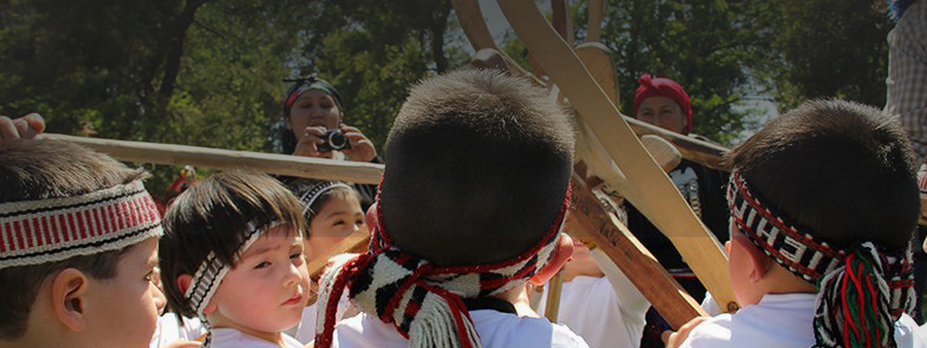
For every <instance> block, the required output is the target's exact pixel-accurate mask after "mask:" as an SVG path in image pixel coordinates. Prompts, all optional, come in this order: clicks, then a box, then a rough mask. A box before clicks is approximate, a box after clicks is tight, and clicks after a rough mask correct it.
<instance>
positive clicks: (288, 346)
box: [203, 327, 303, 348]
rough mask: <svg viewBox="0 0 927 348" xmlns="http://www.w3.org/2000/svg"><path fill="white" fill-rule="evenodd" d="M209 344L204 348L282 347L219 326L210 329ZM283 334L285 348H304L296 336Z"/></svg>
mask: <svg viewBox="0 0 927 348" xmlns="http://www.w3.org/2000/svg"><path fill="white" fill-rule="evenodd" d="M209 333H210V337H209V345H208V346H205V347H203V348H280V346H278V345H276V344H273V343H270V342H267V341H265V340H262V339H260V338H257V337H254V336H251V335H248V334H245V333H243V332H241V331H238V330H236V329H231V328H225V327H223V328H217V329H212V330H210V331H209ZM281 335H283V345H284V347H285V348H302V347H303V344H302V343H299V341H297V340H296V339H295V338H293V337H291V336H290V335H287V334H285V333H281Z"/></svg>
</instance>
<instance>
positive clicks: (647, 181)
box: [499, 0, 736, 308]
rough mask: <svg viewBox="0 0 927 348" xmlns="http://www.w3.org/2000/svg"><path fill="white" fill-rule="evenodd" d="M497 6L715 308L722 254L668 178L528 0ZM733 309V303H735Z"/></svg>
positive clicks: (723, 270) (728, 296) (723, 274)
mask: <svg viewBox="0 0 927 348" xmlns="http://www.w3.org/2000/svg"><path fill="white" fill-rule="evenodd" d="M499 6H500V7H501V8H502V11H503V13H505V16H506V18H507V19H508V20H509V23H510V24H512V27H513V28H514V29H515V32H516V34H518V36H519V38H521V39H522V41H523V42H524V43H525V46H526V47H527V48H528V49H529V50H531V51H532V52H533V55H534V57H536V58H537V59H538V60H539V61H540V63H541V64H542V65H544V67H545V70H546V71H547V74H548V76H550V77H551V78H552V79H553V81H554V82H555V83H556V84H557V85H558V86H559V87H560V89H561V91H562V93H563V94H564V95H565V96H566V97H567V98H568V99H569V100H570V103H571V105H572V106H573V107H574V108H575V109H576V110H577V111H579V113H580V115H581V116H582V118H583V119H584V121H585V122H586V123H587V124H588V125H589V126H590V128H591V129H592V130H593V132H594V134H595V135H596V136H597V137H598V139H599V140H600V141H601V142H602V144H603V145H604V146H605V149H606V150H607V152H608V154H609V155H610V156H611V158H612V160H614V162H615V163H616V164H617V165H618V167H619V168H620V169H621V171H622V172H624V174H625V175H626V177H627V179H628V180H629V181H630V182H631V183H632V185H629V186H631V187H633V188H634V189H632V190H627V191H624V190H623V191H622V194H623V195H624V196H625V197H626V198H628V200H630V201H631V202H632V203H634V205H635V206H636V207H637V208H638V209H639V210H640V211H641V212H643V213H644V215H645V216H647V218H648V219H649V220H650V221H651V222H653V223H654V225H656V226H657V227H658V228H659V229H660V230H661V231H662V232H663V233H664V234H665V235H666V236H667V237H668V238H669V239H670V241H672V242H673V244H674V245H675V246H676V249H677V250H679V253H680V254H681V255H682V257H683V259H684V260H686V262H687V263H688V264H689V266H690V267H691V268H692V270H693V271H695V273H696V275H697V276H698V277H699V280H700V281H701V282H702V283H703V284H705V287H706V288H708V290H709V291H710V292H711V294H712V296H713V297H714V298H715V299H716V300H717V301H718V303H719V305H720V306H721V308H732V306H731V304H733V303H736V302H735V301H734V294H733V291H732V290H731V286H730V277H729V276H728V268H727V256H726V255H725V254H724V252H723V251H722V250H721V246H720V244H719V243H718V241H717V240H716V239H715V238H714V236H713V235H712V234H711V232H709V231H708V229H707V228H706V227H705V226H704V225H703V224H702V222H701V221H699V219H698V217H696V216H695V213H693V212H692V209H691V208H690V207H689V206H688V204H687V203H686V201H685V200H684V199H683V197H682V195H681V194H680V193H679V190H678V189H677V188H676V186H675V185H673V183H672V182H671V181H670V180H669V177H667V176H666V174H665V173H664V172H663V171H662V170H661V169H660V168H659V167H658V166H657V164H656V163H654V161H653V159H652V158H651V157H650V155H649V154H648V153H647V151H646V150H645V149H644V148H643V145H641V142H640V140H638V138H637V137H636V136H634V132H633V131H632V130H631V128H630V126H629V125H628V123H627V122H625V121H624V117H622V115H621V113H619V112H618V110H617V109H616V108H615V106H614V104H612V102H611V101H610V100H609V99H608V96H606V95H605V93H604V92H603V91H602V89H601V88H600V87H599V86H598V85H597V84H596V83H595V80H594V79H593V78H592V76H590V75H589V72H588V71H587V70H586V69H585V67H584V66H583V64H582V62H580V60H579V58H577V57H576V55H575V54H574V53H573V51H572V50H571V49H570V46H569V45H567V43H566V42H564V41H563V39H562V38H561V37H560V36H559V35H557V33H556V31H555V30H554V29H553V28H552V27H551V26H550V24H549V23H547V21H546V20H545V19H544V16H543V15H542V14H541V13H540V12H539V11H538V9H537V7H536V6H535V4H534V2H533V1H532V0H502V1H499ZM735 306H736V305H735Z"/></svg>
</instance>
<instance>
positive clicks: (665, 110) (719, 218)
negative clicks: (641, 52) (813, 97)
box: [625, 74, 729, 347]
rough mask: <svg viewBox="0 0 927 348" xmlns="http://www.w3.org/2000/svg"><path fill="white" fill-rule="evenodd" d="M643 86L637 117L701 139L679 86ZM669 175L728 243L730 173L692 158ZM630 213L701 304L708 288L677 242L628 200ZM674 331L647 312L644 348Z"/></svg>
mask: <svg viewBox="0 0 927 348" xmlns="http://www.w3.org/2000/svg"><path fill="white" fill-rule="evenodd" d="M638 81H639V82H640V86H639V87H637V90H636V91H635V92H634V117H635V118H637V119H639V120H641V121H644V122H647V123H649V124H652V125H655V126H657V127H660V128H663V129H666V130H669V131H673V132H676V133H679V134H683V135H689V136H691V137H697V136H696V135H694V134H690V133H691V132H692V101H691V100H690V99H689V94H688V93H686V91H685V90H684V89H683V88H682V86H681V85H679V83H676V81H673V80H672V79H669V78H666V77H652V76H650V75H648V74H644V75H642V76H641V77H640V79H639V80H638ZM702 139H703V140H706V139H704V138H702ZM668 174H669V177H670V179H671V180H672V181H673V183H674V184H676V188H678V189H679V192H680V193H682V196H683V197H684V198H685V199H686V201H687V202H688V203H689V206H690V207H691V208H692V210H693V211H694V212H695V215H697V216H698V217H699V218H700V219H701V220H702V222H703V223H704V224H705V226H707V227H708V229H709V230H711V231H712V232H713V233H714V234H715V236H716V237H718V240H719V241H721V242H722V243H723V242H724V241H726V240H727V239H728V235H729V233H728V210H727V205H726V202H727V201H726V199H725V196H724V185H725V184H726V183H727V181H728V174H727V173H724V172H722V171H718V170H714V169H711V168H706V167H704V166H702V165H700V164H698V163H695V162H692V161H689V160H686V159H683V160H682V162H680V163H679V165H678V166H676V168H675V169H673V170H672V171H670V172H669V173H668ZM625 209H626V211H627V213H628V229H630V230H631V232H632V233H634V236H635V237H637V238H638V239H639V240H640V241H641V243H643V244H644V246H646V247H647V249H648V250H650V252H651V253H653V255H654V256H655V257H656V258H657V260H658V261H660V264H661V265H663V267H665V268H666V269H667V270H668V271H669V272H670V274H672V275H673V277H674V278H675V279H676V281H678V282H679V284H680V285H682V286H683V288H685V289H686V291H687V292H689V294H690V295H692V297H694V298H695V299H696V300H698V301H701V300H702V298H703V297H704V296H705V287H704V286H702V284H701V283H700V282H699V281H698V279H697V278H695V275H694V274H693V273H692V270H691V269H689V266H688V265H687V264H686V263H685V262H684V261H683V260H682V257H681V256H680V255H679V252H677V251H676V248H675V247H673V244H672V242H670V241H669V239H667V238H666V237H665V236H664V235H663V233H661V232H660V230H659V229H657V228H656V227H655V226H654V225H653V224H651V223H650V221H649V220H647V218H646V217H644V215H643V214H641V213H640V211H638V210H637V208H635V207H634V206H633V205H631V204H630V203H628V202H627V201H626V202H625ZM668 328H669V325H667V324H666V322H665V321H663V319H662V318H660V317H659V314H657V313H656V311H654V310H653V309H651V311H650V312H648V313H647V326H646V328H645V329H644V337H643V339H642V341H641V347H663V343H662V342H661V340H660V334H661V333H662V332H663V331H664V330H665V329H668Z"/></svg>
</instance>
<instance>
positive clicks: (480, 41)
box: [451, 0, 499, 51]
mask: <svg viewBox="0 0 927 348" xmlns="http://www.w3.org/2000/svg"><path fill="white" fill-rule="evenodd" d="M451 4H452V5H453V6H454V12H456V13H457V20H458V21H460V26H461V27H462V28H463V30H464V34H466V35H467V38H468V39H470V45H472V46H473V51H479V50H481V49H484V48H492V49H495V50H497V51H498V50H499V47H497V46H496V42H495V41H494V40H493V38H492V34H490V33H489V28H488V27H487V26H486V20H484V19H483V12H482V11H481V10H480V3H479V2H477V1H476V0H451Z"/></svg>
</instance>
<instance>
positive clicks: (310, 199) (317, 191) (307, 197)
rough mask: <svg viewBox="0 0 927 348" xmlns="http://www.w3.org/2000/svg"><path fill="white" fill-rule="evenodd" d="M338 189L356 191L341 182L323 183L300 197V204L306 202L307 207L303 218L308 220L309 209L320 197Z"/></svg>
mask: <svg viewBox="0 0 927 348" xmlns="http://www.w3.org/2000/svg"><path fill="white" fill-rule="evenodd" d="M336 187H346V188H349V189H352V190H353V189H354V188H353V187H351V186H350V185H348V184H345V183H343V182H340V181H322V182H320V183H318V184H316V185H315V186H313V187H312V189H310V190H309V191H308V192H306V193H305V194H303V196H302V197H299V201H300V202H305V206H304V207H303V216H305V217H307V218H308V217H309V215H307V213H308V212H309V208H310V207H312V204H313V203H315V201H316V200H318V199H319V197H322V194H324V193H325V192H328V191H330V190H331V189H334V188H336Z"/></svg>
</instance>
